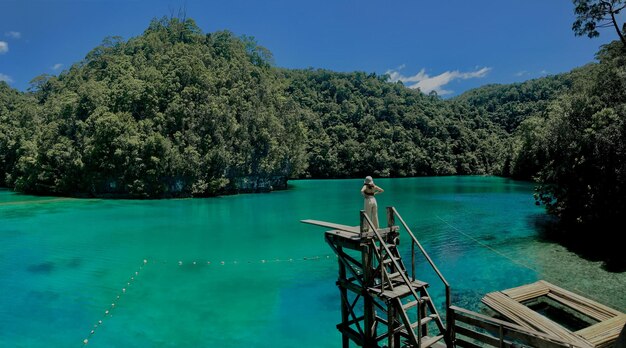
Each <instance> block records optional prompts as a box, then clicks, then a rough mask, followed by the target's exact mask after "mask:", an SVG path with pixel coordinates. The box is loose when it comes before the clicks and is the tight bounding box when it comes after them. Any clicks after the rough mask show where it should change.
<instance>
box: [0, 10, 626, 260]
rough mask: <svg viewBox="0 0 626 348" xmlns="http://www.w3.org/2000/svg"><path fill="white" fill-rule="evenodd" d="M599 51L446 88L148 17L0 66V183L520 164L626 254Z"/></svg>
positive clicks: (613, 119)
mask: <svg viewBox="0 0 626 348" xmlns="http://www.w3.org/2000/svg"><path fill="white" fill-rule="evenodd" d="M597 60H598V62H597V63H592V64H589V65H587V66H585V67H582V68H579V69H575V70H573V71H572V72H569V73H566V74H561V75H556V76H549V77H545V78H541V79H536V80H531V81H527V82H523V83H517V84H511V85H490V86H485V87H482V88H478V89H475V90H472V91H468V92H466V93H464V94H463V95H461V96H459V97H457V98H454V99H451V100H442V99H440V98H438V97H437V96H432V95H424V94H422V93H420V92H419V91H414V90H410V89H408V88H405V87H404V86H403V85H402V84H400V83H391V82H388V80H387V77H386V76H378V75H375V74H366V73H361V72H355V73H336V72H331V71H325V70H287V69H281V68H277V67H275V66H273V63H272V56H271V53H270V52H269V51H268V50H267V49H265V48H263V47H261V46H259V45H257V44H256V42H255V41H254V40H253V39H251V38H248V37H235V36H233V34H231V33H229V32H227V31H223V32H215V33H208V34H205V33H203V32H202V31H201V30H200V29H199V28H198V27H197V26H196V25H195V24H194V22H193V20H190V19H187V20H184V21H180V20H178V19H163V20H154V21H152V23H151V24H150V26H149V27H148V28H147V29H146V31H145V32H144V33H143V35H141V36H139V37H136V38H132V39H129V40H127V41H124V40H121V39H119V38H107V39H106V40H104V42H103V44H102V45H100V46H98V47H96V48H95V49H93V50H92V51H91V52H89V53H88V54H87V56H86V57H85V58H84V59H83V60H82V61H80V62H78V63H76V64H74V65H72V67H71V68H70V69H69V70H67V71H64V72H62V73H61V74H60V75H59V76H46V75H42V76H39V77H37V78H35V79H34V80H33V82H32V87H31V89H30V90H29V92H26V93H22V92H18V91H16V90H13V89H11V88H10V87H9V86H8V85H7V84H6V83H4V82H0V186H6V187H10V188H14V189H16V190H18V191H22V192H28V193H36V194H54V195H79V196H107V195H113V196H118V197H119V196H129V197H136V198H150V197H152V198H157V197H173V196H203V195H215V194H221V193H228V192H241V191H264V190H271V189H272V188H284V187H286V184H287V179H289V178H303V177H306V178H329V177H363V176H364V175H374V176H377V177H388V176H391V177H396V176H417V175H454V174H495V175H505V176H513V177H516V178H522V179H531V178H532V179H534V180H536V181H537V182H538V183H539V186H538V189H537V196H536V198H537V200H538V202H541V203H543V204H544V205H545V206H546V207H547V210H548V212H549V213H551V214H553V215H555V216H557V217H558V218H559V221H561V223H562V226H564V227H565V228H564V229H563V231H567V232H564V233H567V237H566V238H567V239H569V240H574V241H575V240H581V241H585V243H587V241H588V240H589V239H588V238H585V234H586V233H587V231H589V230H594V231H597V233H596V234H597V235H596V237H597V238H595V239H594V241H595V242H597V243H599V244H601V248H596V250H603V253H604V254H605V255H613V256H615V259H614V260H617V261H616V262H617V263H620V262H621V264H626V259H624V258H623V257H620V255H621V254H620V251H619V250H617V246H618V245H621V244H620V243H619V242H617V240H614V237H615V236H617V235H618V234H617V233H611V231H612V230H613V229H612V228H611V227H610V226H620V225H621V224H622V220H621V219H622V217H623V215H624V212H625V211H626V78H624V76H626V53H625V51H624V46H623V45H622V43H621V42H619V41H618V42H613V43H611V44H609V45H606V46H604V47H603V48H602V49H601V50H600V51H599V52H598V54H597ZM585 247H588V245H587V244H586V245H585ZM602 248H603V249H602ZM607 248H608V249H610V248H615V250H614V251H613V252H611V251H609V252H606V249H607Z"/></svg>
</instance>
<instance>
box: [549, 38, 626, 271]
mask: <svg viewBox="0 0 626 348" xmlns="http://www.w3.org/2000/svg"><path fill="white" fill-rule="evenodd" d="M598 59H599V61H600V63H599V64H598V65H597V66H595V68H594V69H593V70H592V71H591V74H590V76H589V78H588V79H584V80H580V81H578V83H577V85H576V88H575V89H573V90H572V92H571V93H568V94H566V95H564V96H562V97H561V98H559V99H558V100H556V101H555V102H554V104H553V107H552V109H551V111H550V113H549V117H548V118H547V120H546V134H547V138H548V139H549V140H550V141H548V142H547V143H546V144H545V147H546V154H547V159H546V164H545V166H544V167H543V168H542V170H541V171H540V174H539V180H540V182H541V183H542V185H541V186H540V187H539V190H538V193H539V199H540V200H541V201H542V202H543V203H545V204H546V206H547V208H548V211H549V212H550V213H552V214H555V215H556V216H558V217H559V218H560V219H561V221H562V223H563V224H565V225H566V226H568V228H569V229H568V231H569V233H571V234H572V236H570V239H575V238H579V237H580V236H582V235H584V234H586V233H587V232H588V231H589V230H590V229H593V230H594V231H597V234H596V236H595V237H596V238H598V239H601V240H602V244H604V245H608V246H609V249H611V248H613V247H612V246H613V245H619V242H618V238H620V236H619V233H615V232H614V227H613V226H620V225H621V220H622V218H623V214H624V211H626V56H625V55H624V54H623V51H622V50H621V44H620V43H617V42H614V43H613V44H611V45H607V46H605V47H604V48H603V49H602V50H601V51H600V53H599V54H598ZM607 241H609V243H607ZM614 252H615V253H613V254H612V255H618V254H617V252H618V250H617V249H615V250H614ZM616 261H617V260H616ZM621 261H622V262H623V258H622V260H621Z"/></svg>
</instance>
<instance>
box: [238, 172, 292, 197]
mask: <svg viewBox="0 0 626 348" xmlns="http://www.w3.org/2000/svg"><path fill="white" fill-rule="evenodd" d="M231 182H232V184H233V189H234V191H235V192H241V193H244V192H270V191H274V190H284V189H286V188H287V177H286V176H283V175H276V176H269V177H267V176H266V177H261V176H242V177H237V178H233V179H231Z"/></svg>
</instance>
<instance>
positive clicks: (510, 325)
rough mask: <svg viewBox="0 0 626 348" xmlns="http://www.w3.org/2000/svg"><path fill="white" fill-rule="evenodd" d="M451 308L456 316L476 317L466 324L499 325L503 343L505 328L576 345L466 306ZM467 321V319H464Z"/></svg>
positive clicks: (558, 342) (556, 342)
mask: <svg viewBox="0 0 626 348" xmlns="http://www.w3.org/2000/svg"><path fill="white" fill-rule="evenodd" d="M450 310H451V311H452V312H453V313H454V316H455V317H456V316H458V315H465V316H468V317H473V318H476V322H475V323H474V324H469V323H466V325H472V326H477V327H481V328H485V327H484V326H482V325H480V322H483V323H487V324H490V325H492V327H498V328H499V337H498V338H497V339H498V340H500V342H501V343H503V342H504V335H503V329H507V330H510V331H515V332H519V333H520V334H522V335H525V336H529V337H535V338H538V339H541V340H544V341H548V342H552V343H555V344H556V345H560V346H563V347H574V345H573V344H572V343H570V342H567V341H564V340H563V339H561V338H559V337H557V336H554V335H551V334H548V333H544V332H539V331H536V330H532V329H528V328H525V327H522V326H519V325H516V324H513V323H509V322H506V321H503V320H499V319H496V318H491V317H488V316H485V315H482V314H480V313H476V312H472V311H470V310H467V309H464V308H460V307H456V306H452V307H450ZM463 322H465V321H463ZM522 339H523V338H522Z"/></svg>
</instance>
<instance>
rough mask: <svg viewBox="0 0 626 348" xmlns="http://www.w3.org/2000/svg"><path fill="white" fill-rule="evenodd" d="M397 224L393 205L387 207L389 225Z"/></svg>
mask: <svg viewBox="0 0 626 348" xmlns="http://www.w3.org/2000/svg"><path fill="white" fill-rule="evenodd" d="M395 225H396V217H395V216H394V215H393V207H387V227H389V228H391V227H393V226H395Z"/></svg>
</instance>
